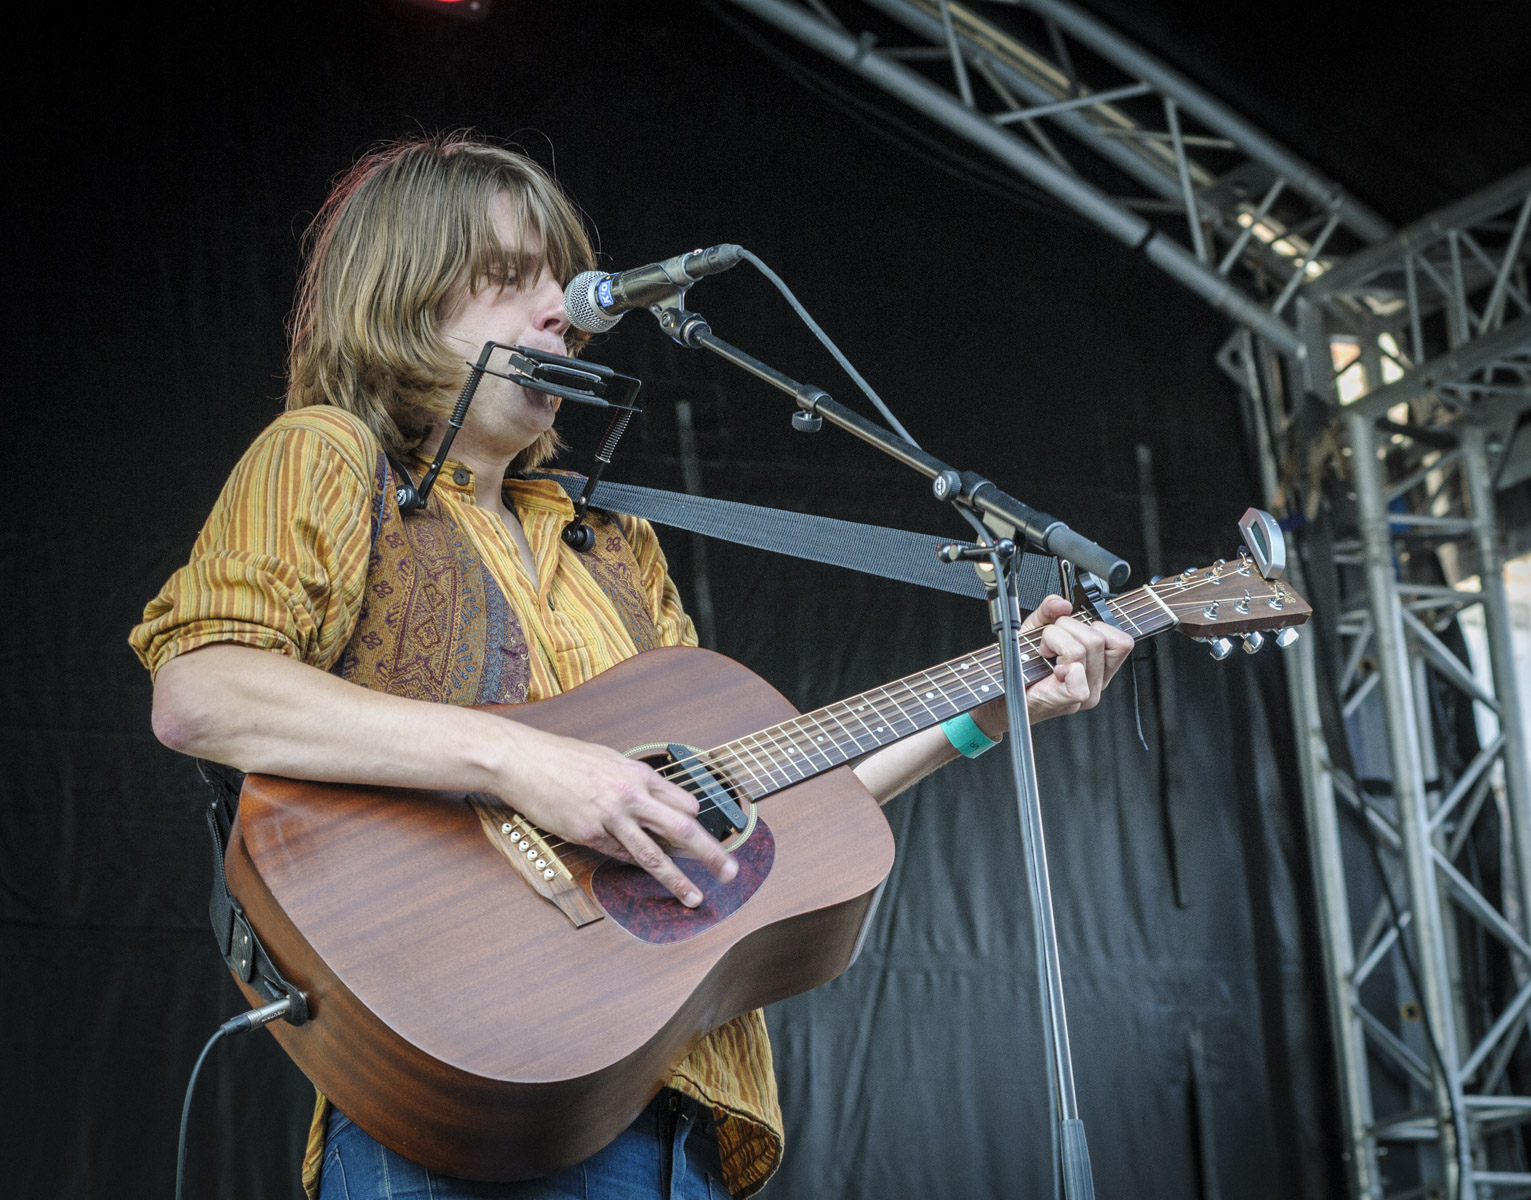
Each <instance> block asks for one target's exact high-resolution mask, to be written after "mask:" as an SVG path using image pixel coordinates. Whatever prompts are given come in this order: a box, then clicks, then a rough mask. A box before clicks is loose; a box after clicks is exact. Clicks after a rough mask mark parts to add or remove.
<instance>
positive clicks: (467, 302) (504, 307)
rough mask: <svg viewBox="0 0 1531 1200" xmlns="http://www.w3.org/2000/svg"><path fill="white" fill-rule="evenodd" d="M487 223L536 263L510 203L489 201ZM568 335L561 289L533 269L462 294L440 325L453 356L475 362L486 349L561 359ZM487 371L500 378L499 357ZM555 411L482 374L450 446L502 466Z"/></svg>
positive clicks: (541, 399) (539, 398)
mask: <svg viewBox="0 0 1531 1200" xmlns="http://www.w3.org/2000/svg"><path fill="white" fill-rule="evenodd" d="M491 215H492V217H493V219H494V224H495V228H496V230H497V231H498V232H499V235H500V238H501V240H502V242H503V243H504V244H505V245H507V246H514V245H517V244H522V245H524V247H525V248H526V249H529V250H532V251H534V254H533V258H534V259H536V258H540V254H537V253H535V252H536V251H539V250H540V247H539V246H535V245H530V244H527V243H526V241H525V239H524V238H523V235H522V232H521V230H519V229H518V228H516V225H515V222H514V219H513V218H512V216H511V209H510V203H509V201H508V200H507V199H506V197H505V196H504V195H503V194H501V195H499V196H497V197H496V198H495V201H494V203H493V205H492V207H491ZM518 285H524V286H518ZM568 328H569V321H568V318H567V317H566V316H565V315H564V309H563V289H562V288H561V287H560V286H559V284H558V281H557V280H556V279H553V278H552V277H551V276H549V275H548V273H547V271H546V270H545V269H543V268H539V270H538V274H537V278H536V279H533V280H524V281H518V280H505V281H503V282H502V281H486V282H484V283H483V284H481V285H480V287H479V290H478V291H477V292H473V291H464V292H463V293H462V294H461V295H459V296H458V297H457V299H456V300H455V301H454V302H453V303H452V305H451V306H450V307H449V308H448V310H447V312H446V315H445V316H444V317H443V319H442V322H441V337H442V339H443V340H444V341H445V342H446V344H447V347H448V348H449V349H450V350H451V351H452V352H453V353H457V354H461V355H462V357H463V359H464V360H465V361H468V362H474V361H477V359H478V355H479V351H480V350H482V349H483V347H484V343H485V342H500V343H502V344H504V345H507V346H530V347H532V348H534V349H537V350H547V351H551V352H552V353H554V354H564V353H566V350H565V347H564V333H565V332H566V331H567V330H568ZM489 365H490V367H491V368H492V369H494V370H504V369H505V366H506V363H505V355H504V352H503V351H497V352H496V353H495V355H494V357H493V358H492V359H491V360H490V363H489ZM558 405H559V401H558V398H557V397H555V396H545V395H543V394H542V393H540V392H533V391H528V390H527V389H526V388H523V387H520V386H518V385H517V384H514V383H511V382H510V381H509V380H507V379H500V378H499V377H497V376H494V375H487V374H486V375H485V376H484V377H483V378H482V380H481V381H480V383H479V386H478V390H477V391H476V392H475V393H474V397H473V405H472V407H471V408H470V409H469V410H468V418H467V421H466V423H465V424H464V426H463V431H462V433H461V434H460V435H459V440H458V442H457V443H456V445H457V446H459V447H461V448H462V449H465V450H466V449H467V448H468V446H469V445H472V446H473V447H474V448H475V449H476V450H479V451H481V452H484V453H487V454H489V455H491V456H493V457H503V458H505V459H506V460H507V461H508V460H509V459H511V458H514V457H515V456H516V455H517V454H519V453H520V452H521V451H522V450H524V449H526V447H527V446H530V445H531V444H532V442H534V441H535V440H536V439H537V438H538V437H539V436H540V435H541V434H542V433H543V432H544V431H546V430H547V429H549V428H550V427H551V426H552V424H553V417H554V415H555V414H556V413H557V412H558ZM465 439H466V444H465Z"/></svg>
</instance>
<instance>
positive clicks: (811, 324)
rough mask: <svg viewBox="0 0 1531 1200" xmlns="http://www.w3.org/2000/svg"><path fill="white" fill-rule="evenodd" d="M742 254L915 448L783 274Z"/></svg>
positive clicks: (913, 444)
mask: <svg viewBox="0 0 1531 1200" xmlns="http://www.w3.org/2000/svg"><path fill="white" fill-rule="evenodd" d="M743 256H744V259H745V261H746V262H749V263H751V264H753V265H754V267H755V269H756V270H757V271H759V272H760V273H761V274H762V275H764V276H765V277H766V278H767V279H769V280H770V281H771V282H772V283H773V284H775V285H776V290H777V291H778V292H780V293H781V294H782V295H783V296H784V297H786V300H787V303H788V304H790V305H791V306H792V310H793V312H795V313H797V315H798V316H799V317H800V318H802V321H803V324H805V325H807V326H808V328H809V329H810V330H811V331H812V332H813V336H814V337H816V338H818V339H819V341H820V342H822V343H823V345H824V348H825V349H826V350H828V351H829V352H830V354H832V355H834V359H835V361H836V362H837V363H839V364H840V366H841V368H842V369H843V370H844V371H845V373H846V374H847V375H849V376H850V377H851V379H852V380H853V381H854V382H855V384H856V386H857V387H859V388H860V389H861V390H862V392H863V393H864V394H865V395H866V397H867V399H868V400H870V401H871V402H872V403H873V404H874V405H875V406H876V407H877V411H878V412H880V413H881V414H882V417H883V420H885V421H887V423H888V424H889V425H891V426H893V432H894V433H896V434H898V436H899V437H901V438H903V439H904V441H906V442H908V443H909V444H910V445H911V446H914V447H916V448H918V447H919V443H918V442H917V441H915V440H914V438H913V436H912V435H911V434H910V433H909V431H908V430H907V429H905V428H904V426H903V424H902V423H901V422H900V421H899V419H898V418H897V417H895V416H894V415H893V412H892V410H891V409H889V408H888V406H887V405H886V404H884V403H883V401H882V397H881V396H879V395H878V394H877V393H876V392H875V391H873V390H872V385H871V384H870V383H868V382H867V381H866V380H865V379H864V378H862V375H861V372H860V371H858V370H856V368H855V367H853V366H851V360H850V359H848V358H846V357H845V355H844V354H842V353H841V352H840V347H839V346H837V345H835V344H834V342H833V341H831V340H830V337H829V334H827V333H825V332H824V330H823V329H821V328H820V327H819V323H818V322H817V321H815V320H814V319H813V317H812V316H810V315H809V313H808V310H807V309H806V308H804V307H803V305H802V302H801V301H800V300H798V298H797V297H796V296H794V295H793V294H792V289H791V288H789V287H788V286H787V285H786V283H785V282H783V280H782V277H781V276H780V275H778V274H777V273H776V272H775V271H773V270H771V268H770V267H768V266H766V265H765V263H763V262H762V261H761V260H760V259H759V257H758V256H756V255H754V254H752V253H750V251H748V250H744V252H743Z"/></svg>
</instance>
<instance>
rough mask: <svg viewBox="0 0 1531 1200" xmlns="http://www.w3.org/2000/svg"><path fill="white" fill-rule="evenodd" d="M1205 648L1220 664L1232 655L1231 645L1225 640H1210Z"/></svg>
mask: <svg viewBox="0 0 1531 1200" xmlns="http://www.w3.org/2000/svg"><path fill="white" fill-rule="evenodd" d="M1207 648H1208V650H1209V651H1210V652H1211V654H1212V657H1213V658H1215V659H1217V661H1218V662H1222V661H1223V659H1225V658H1227V657H1228V656H1229V655H1230V654H1232V653H1233V643H1232V642H1230V641H1229V640H1228V639H1227V638H1211V639H1209V640H1208V642H1207Z"/></svg>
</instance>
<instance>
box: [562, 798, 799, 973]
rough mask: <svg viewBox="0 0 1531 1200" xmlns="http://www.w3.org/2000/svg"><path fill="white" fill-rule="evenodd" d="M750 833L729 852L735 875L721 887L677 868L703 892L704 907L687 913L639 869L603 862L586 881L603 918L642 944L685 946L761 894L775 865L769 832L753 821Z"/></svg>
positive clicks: (694, 867) (694, 869)
mask: <svg viewBox="0 0 1531 1200" xmlns="http://www.w3.org/2000/svg"><path fill="white" fill-rule="evenodd" d="M752 824H753V826H754V828H753V831H752V832H751V833H750V835H749V836H748V838H746V839H745V840H744V842H743V844H741V845H739V846H738V847H737V848H736V849H735V850H734V852H733V854H734V858H735V859H736V860H737V861H738V863H739V873H738V874H737V875H735V876H734V877H733V879H732V880H730V881H729V882H728V883H719V882H718V881H717V880H716V879H714V878H713V877H712V876H711V875H709V874H708V873H707V869H706V868H705V867H703V866H702V865H701V863H699V862H697V861H696V860H695V859H690V858H677V859H676V860H675V865H676V866H678V867H679V868H680V869H681V870H682V871H684V872H685V873H686V875H687V877H688V878H689V879H691V881H692V882H693V883H695V884H696V886H697V887H698V888H699V889H700V890H701V893H702V897H703V898H702V902H701V904H699V905H698V906H697V907H696V908H687V907H686V906H685V905H684V904H682V903H681V902H680V901H679V900H677V899H676V898H675V897H674V896H672V895H670V893H669V892H668V891H666V890H665V889H664V888H663V887H662V886H660V884H659V883H658V882H657V881H656V880H655V879H654V877H653V876H652V875H650V874H649V873H648V872H647V871H645V870H643V869H642V868H641V867H634V866H631V865H629V864H628V863H621V862H617V861H616V860H615V859H607V860H606V861H605V862H603V863H602V864H601V865H600V866H598V867H597V868H596V869H595V871H594V873H593V874H592V875H591V876H590V890H591V892H592V893H593V894H594V895H595V899H596V902H597V903H598V904H600V906H601V907H602V908H603V909H605V910H606V915H607V916H608V917H610V918H611V919H612V920H613V921H615V922H616V923H617V924H618V925H620V926H622V928H623V929H625V930H627V932H628V933H630V934H632V935H633V936H634V937H636V938H639V939H641V940H642V941H645V942H649V943H650V944H652V945H656V946H667V945H671V944H673V943H675V942H684V941H686V940H687V939H688V938H694V937H695V936H696V935H697V934H699V933H702V932H704V931H706V930H708V929H711V928H712V927H713V926H714V925H716V924H718V922H720V921H722V920H724V919H725V918H726V917H728V916H729V915H730V914H732V913H735V912H737V911H738V910H739V909H740V908H741V907H742V906H743V905H744V902H745V901H746V900H748V899H749V898H750V897H751V896H753V895H754V894H755V892H756V891H758V890H759V888H760V885H761V884H763V883H764V882H765V878H766V876H767V875H769V874H770V873H771V865H772V864H773V863H774V862H775V861H776V839H775V837H773V836H772V834H771V827H770V826H769V825H767V824H766V823H765V822H764V821H762V820H760V819H759V817H758V816H755V817H754V819H753V821H752Z"/></svg>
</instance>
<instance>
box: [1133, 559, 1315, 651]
mask: <svg viewBox="0 0 1531 1200" xmlns="http://www.w3.org/2000/svg"><path fill="white" fill-rule="evenodd" d="M1148 587H1149V590H1150V591H1151V592H1153V594H1154V596H1155V597H1157V598H1158V599H1159V600H1160V601H1161V602H1162V603H1163V604H1164V605H1165V607H1166V608H1168V609H1169V610H1170V611H1171V612H1172V613H1174V615H1175V617H1176V619H1177V621H1178V625H1177V626H1176V627H1177V628H1178V629H1179V630H1180V632H1181V633H1184V634H1186V635H1187V636H1189V637H1193V638H1196V639H1197V640H1198V641H1203V642H1210V643H1211V644H1212V656H1213V657H1214V658H1225V657H1227V655H1228V652H1229V651H1230V650H1231V649H1232V645H1231V643H1230V641H1229V639H1230V638H1233V637H1235V636H1242V637H1243V638H1244V649H1245V650H1247V651H1248V652H1249V653H1251V654H1253V653H1254V652H1255V651H1256V650H1258V649H1259V648H1260V647H1261V645H1262V644H1263V643H1264V635H1265V634H1267V633H1270V632H1272V631H1275V630H1280V631H1287V630H1290V631H1291V632H1289V633H1288V632H1281V633H1278V635H1277V637H1276V642H1277V644H1278V645H1281V646H1286V645H1289V644H1290V643H1291V642H1292V641H1294V640H1295V639H1296V636H1297V634H1296V629H1295V627H1296V626H1298V625H1301V624H1303V623H1304V622H1306V621H1307V619H1308V618H1309V617H1310V616H1312V615H1313V608H1312V606H1311V605H1310V604H1309V603H1308V602H1307V601H1306V600H1304V599H1303V598H1302V597H1301V596H1299V595H1298V594H1297V593H1296V592H1295V591H1293V590H1292V585H1291V584H1289V583H1287V582H1285V581H1284V580H1281V579H1265V578H1262V577H1261V575H1260V571H1259V569H1258V567H1257V566H1256V565H1255V562H1254V560H1252V559H1251V558H1250V557H1249V556H1248V555H1247V554H1245V553H1244V552H1242V551H1241V552H1240V554H1239V557H1238V558H1237V559H1236V560H1234V561H1233V562H1225V561H1223V560H1222V559H1218V560H1217V561H1216V562H1215V563H1213V564H1212V565H1211V566H1208V567H1200V568H1195V569H1193V570H1189V571H1182V572H1181V573H1180V574H1179V575H1169V576H1166V577H1164V578H1163V579H1159V580H1156V581H1155V582H1153V583H1151V584H1149V585H1148Z"/></svg>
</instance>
